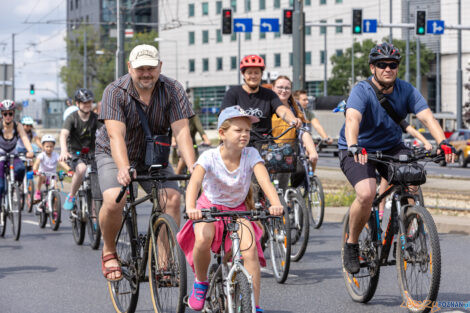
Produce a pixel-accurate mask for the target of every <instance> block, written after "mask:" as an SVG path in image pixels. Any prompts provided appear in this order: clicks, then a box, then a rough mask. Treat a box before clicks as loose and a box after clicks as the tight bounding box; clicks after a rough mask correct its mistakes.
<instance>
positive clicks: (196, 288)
mask: <svg viewBox="0 0 470 313" xmlns="http://www.w3.org/2000/svg"><path fill="white" fill-rule="evenodd" d="M208 288H209V283H208V282H198V281H195V282H194V285H193V290H191V294H190V295H189V299H188V306H189V307H190V308H191V309H193V310H194V311H201V310H202V309H203V308H204V302H205V301H206V293H207V289H208Z"/></svg>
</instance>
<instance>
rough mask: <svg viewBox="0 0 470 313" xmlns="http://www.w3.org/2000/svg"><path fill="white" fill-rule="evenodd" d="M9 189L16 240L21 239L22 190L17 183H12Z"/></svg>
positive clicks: (11, 216) (13, 231) (10, 216)
mask: <svg viewBox="0 0 470 313" xmlns="http://www.w3.org/2000/svg"><path fill="white" fill-rule="evenodd" d="M9 187H10V189H9V190H8V204H9V206H10V212H9V218H10V221H11V231H12V233H13V238H14V239H15V240H18V239H20V234H21V192H20V188H19V187H18V185H16V184H11V185H10V186H9Z"/></svg>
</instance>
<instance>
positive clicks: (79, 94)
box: [75, 88, 95, 102]
mask: <svg viewBox="0 0 470 313" xmlns="http://www.w3.org/2000/svg"><path fill="white" fill-rule="evenodd" d="M93 100H95V97H94V96H93V92H91V90H89V89H86V88H80V89H78V90H77V91H75V101H77V102H88V101H93Z"/></svg>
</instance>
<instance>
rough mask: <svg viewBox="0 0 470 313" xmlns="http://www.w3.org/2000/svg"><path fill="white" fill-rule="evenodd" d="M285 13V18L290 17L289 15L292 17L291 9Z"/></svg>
mask: <svg viewBox="0 0 470 313" xmlns="http://www.w3.org/2000/svg"><path fill="white" fill-rule="evenodd" d="M285 13H286V17H287V18H291V17H292V11H291V10H286V11H285Z"/></svg>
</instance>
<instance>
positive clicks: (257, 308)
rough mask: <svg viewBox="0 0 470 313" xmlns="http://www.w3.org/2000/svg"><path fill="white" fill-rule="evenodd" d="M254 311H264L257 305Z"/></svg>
mask: <svg viewBox="0 0 470 313" xmlns="http://www.w3.org/2000/svg"><path fill="white" fill-rule="evenodd" d="M256 312H257V313H258V312H264V310H263V309H262V308H260V307H259V306H256Z"/></svg>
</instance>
